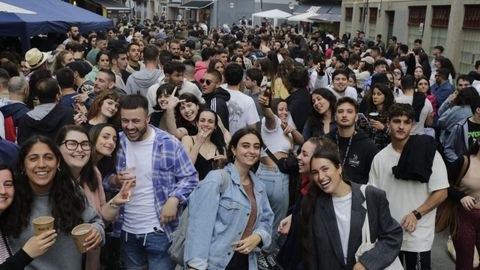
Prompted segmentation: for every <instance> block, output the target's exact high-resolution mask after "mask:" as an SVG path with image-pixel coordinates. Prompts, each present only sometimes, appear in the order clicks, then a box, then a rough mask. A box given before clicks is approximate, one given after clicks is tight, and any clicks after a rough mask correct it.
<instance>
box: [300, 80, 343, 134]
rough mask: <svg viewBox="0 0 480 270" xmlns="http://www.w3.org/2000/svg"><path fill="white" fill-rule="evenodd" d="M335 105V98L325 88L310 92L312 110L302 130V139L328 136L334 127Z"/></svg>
mask: <svg viewBox="0 0 480 270" xmlns="http://www.w3.org/2000/svg"><path fill="white" fill-rule="evenodd" d="M335 103H337V97H335V95H334V94H333V93H332V91H330V90H328V89H326V88H317V89H315V90H313V92H312V106H313V110H312V112H311V113H310V116H309V117H308V119H307V122H306V123H305V127H304V128H303V137H304V138H305V140H308V139H309V138H310V137H318V136H322V135H325V134H328V133H329V132H330V131H331V130H333V129H334V128H335V127H336V124H335V118H334V117H335V113H334V111H335Z"/></svg>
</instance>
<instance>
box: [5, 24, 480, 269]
mask: <svg viewBox="0 0 480 270" xmlns="http://www.w3.org/2000/svg"><path fill="white" fill-rule="evenodd" d="M298 30H299V29H298V28H296V27H294V26H290V25H282V26H278V27H272V26H271V25H269V24H268V23H265V24H263V25H261V26H255V27H251V28H246V26H245V25H242V24H240V25H235V24H233V25H231V26H227V25H224V26H221V27H216V28H215V27H214V28H212V29H208V27H207V25H205V24H203V23H186V22H183V21H165V20H164V19H163V18H162V19H161V20H160V19H159V18H156V20H155V21H151V20H145V21H143V22H140V21H135V20H132V21H124V22H122V21H120V22H119V23H118V24H117V25H116V26H115V27H114V28H111V29H108V30H105V31H99V32H91V33H81V32H80V29H79V28H78V26H76V25H71V26H70V27H69V29H68V32H67V33H66V36H67V37H66V39H64V40H63V39H62V40H59V41H58V42H57V43H55V42H54V43H53V44H51V45H53V46H52V50H50V51H41V50H40V49H39V48H36V47H34V48H32V49H30V50H28V51H27V52H26V53H25V54H24V55H21V54H19V53H18V52H15V51H10V50H5V51H1V52H0V137H1V139H0V197H1V200H0V233H1V236H2V239H1V240H2V241H0V263H1V265H0V269H24V268H25V269H72V270H76V269H174V268H175V267H176V268H177V269H232V270H233V269H292V270H293V269H329V270H330V269H355V270H362V269H369V270H370V269H385V268H386V267H388V266H391V265H393V264H392V263H394V261H395V260H397V259H399V260H400V262H401V263H402V264H403V268H404V269H408V270H410V269H411V270H413V269H431V249H432V244H433V239H434V235H435V229H438V230H444V229H448V230H449V234H450V236H451V241H453V246H454V248H455V250H456V267H457V269H473V268H472V267H473V258H474V253H475V252H476V251H475V247H476V248H477V250H480V246H479V244H478V243H480V241H479V240H480V227H479V225H478V224H480V223H478V222H479V221H480V219H477V218H480V203H479V202H478V201H479V200H480V199H479V194H480V178H479V176H478V175H477V173H476V172H478V171H476V170H477V169H478V168H479V167H480V154H479V144H480V140H479V139H480V96H479V93H480V61H477V62H476V64H475V66H474V67H472V68H474V69H473V70H472V71H471V72H470V73H469V74H458V72H456V70H455V67H454V65H453V64H452V62H451V61H450V60H449V59H448V58H447V57H445V56H444V48H443V47H442V46H440V45H438V46H435V47H434V48H433V51H432V54H433V57H432V56H429V55H427V53H426V52H425V50H424V49H423V48H422V40H421V39H417V40H415V41H414V44H415V45H414V47H413V48H409V46H407V45H406V44H404V43H400V42H399V41H397V38H396V37H395V36H392V37H389V38H388V42H387V43H386V42H384V41H383V40H382V36H381V35H377V38H376V39H375V40H368V39H367V38H366V37H365V33H364V32H362V31H358V32H357V33H356V34H355V35H353V36H348V35H343V36H342V37H341V38H338V37H337V38H335V37H334V36H333V35H331V34H328V33H325V32H320V31H315V32H306V31H304V32H302V33H299V31H298ZM49 42H52V40H49ZM447 168H448V169H447ZM437 208H438V210H439V211H437ZM187 209H188V212H186V213H188V214H187V215H184V216H185V220H182V222H185V223H184V224H183V225H184V226H178V224H179V221H180V216H182V212H183V211H187ZM39 216H52V217H53V218H54V229H53V230H47V231H45V232H43V233H42V234H40V235H34V232H33V227H32V226H33V225H32V220H33V219H35V218H36V217H39ZM366 217H368V218H367V219H366ZM182 219H183V216H182ZM365 222H367V224H368V225H369V226H367V227H366V228H368V229H367V230H369V234H368V235H369V236H368V237H371V241H372V242H373V243H371V244H374V245H370V247H369V248H368V249H365V248H364V247H363V245H364V242H365V241H364V239H365V238H364V237H365V226H366V225H365ZM82 223H89V224H91V226H92V227H91V231H90V234H89V235H88V237H87V238H86V239H85V242H84V243H83V246H84V247H85V248H86V250H87V252H86V253H81V251H80V250H79V249H78V248H77V247H76V246H75V241H74V239H73V237H72V235H71V231H72V229H73V228H74V227H75V226H76V225H78V224H82ZM182 229H183V231H182ZM182 233H183V235H184V237H185V238H184V239H183V240H182V239H179V237H178V235H182ZM175 241H184V243H182V245H183V249H182V252H181V254H180V256H179V257H180V258H181V260H177V259H178V256H173V255H174V254H173V252H174V251H172V250H169V248H170V247H171V245H172V242H173V243H174V244H176V243H177V242H175ZM360 250H361V252H360ZM176 255H178V254H176ZM389 269H392V268H389ZM395 269H396V268H395Z"/></svg>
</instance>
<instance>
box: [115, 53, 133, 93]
mask: <svg viewBox="0 0 480 270" xmlns="http://www.w3.org/2000/svg"><path fill="white" fill-rule="evenodd" d="M110 59H111V61H112V72H113V73H114V74H115V85H116V86H117V87H118V88H120V89H123V90H125V88H126V86H125V83H126V82H127V80H128V77H129V76H130V73H128V71H127V66H128V59H127V49H126V48H124V47H120V48H117V49H113V50H112V51H111V52H110Z"/></svg>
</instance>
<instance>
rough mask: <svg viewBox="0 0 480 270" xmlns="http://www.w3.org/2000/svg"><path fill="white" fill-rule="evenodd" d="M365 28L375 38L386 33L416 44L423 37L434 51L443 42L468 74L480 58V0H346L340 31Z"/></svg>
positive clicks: (427, 48)
mask: <svg viewBox="0 0 480 270" xmlns="http://www.w3.org/2000/svg"><path fill="white" fill-rule="evenodd" d="M357 30H363V31H365V34H366V37H368V38H369V39H372V40H374V39H375V36H376V35H377V34H382V36H383V37H384V38H383V40H384V41H385V42H386V41H387V39H388V38H389V37H391V36H396V37H397V39H398V41H399V42H401V43H405V44H407V45H408V46H409V47H412V46H413V43H414V40H415V39H417V38H419V39H422V41H423V44H422V45H423V48H424V49H425V51H426V52H427V54H429V55H431V51H432V48H433V47H434V46H437V45H442V46H443V47H444V48H445V52H444V55H445V56H446V57H448V58H450V60H452V62H453V64H454V66H455V68H456V69H457V73H459V74H466V73H468V72H469V71H470V70H472V69H473V65H474V63H475V61H476V60H480V45H479V44H478V42H479V41H480V1H478V0H434V1H425V0H343V1H342V19H341V23H340V34H344V33H351V34H352V35H354V34H355V33H356V31H357Z"/></svg>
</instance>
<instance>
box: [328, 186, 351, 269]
mask: <svg viewBox="0 0 480 270" xmlns="http://www.w3.org/2000/svg"><path fill="white" fill-rule="evenodd" d="M332 201H333V209H334V210H335V217H336V218H337V226H338V232H339V233H340V241H341V242H342V250H343V256H344V260H345V263H347V255H348V239H349V238H350V219H351V215H352V192H350V193H348V194H347V195H345V196H343V197H332Z"/></svg>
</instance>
